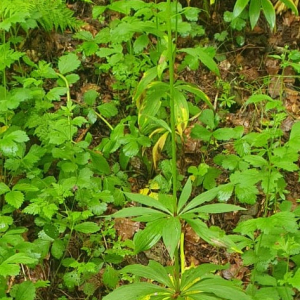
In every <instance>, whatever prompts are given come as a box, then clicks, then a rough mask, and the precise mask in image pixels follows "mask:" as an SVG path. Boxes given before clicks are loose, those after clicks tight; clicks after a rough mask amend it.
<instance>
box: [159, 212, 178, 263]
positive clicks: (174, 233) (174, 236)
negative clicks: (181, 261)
mask: <svg viewBox="0 0 300 300" xmlns="http://www.w3.org/2000/svg"><path fill="white" fill-rule="evenodd" d="M180 234H181V224H180V220H179V218H178V217H170V218H168V219H167V221H166V224H165V226H164V228H163V231H162V238H163V241H164V244H165V245H166V248H167V250H168V252H169V254H170V257H171V259H173V258H174V252H175V249H176V248H177V247H178V243H179V239H180Z"/></svg>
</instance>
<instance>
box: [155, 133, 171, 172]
mask: <svg viewBox="0 0 300 300" xmlns="http://www.w3.org/2000/svg"><path fill="white" fill-rule="evenodd" d="M168 134H169V132H165V133H164V134H163V135H162V136H161V137H160V138H159V139H158V141H157V142H156V144H155V145H154V147H153V150H152V157H153V164H154V168H155V169H156V167H157V161H158V159H159V154H160V151H161V150H162V149H163V147H164V145H165V142H166V139H167V137H168Z"/></svg>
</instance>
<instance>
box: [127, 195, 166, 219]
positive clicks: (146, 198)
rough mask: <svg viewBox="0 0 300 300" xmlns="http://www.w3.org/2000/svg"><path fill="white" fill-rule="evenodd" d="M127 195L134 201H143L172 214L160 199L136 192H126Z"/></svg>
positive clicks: (147, 204)
mask: <svg viewBox="0 0 300 300" xmlns="http://www.w3.org/2000/svg"><path fill="white" fill-rule="evenodd" d="M125 195H126V197H128V198H129V199H130V200H132V201H134V202H137V203H141V204H143V205H146V206H149V207H154V208H156V209H159V210H162V211H164V212H166V213H168V214H170V211H169V210H168V209H167V208H166V207H165V206H164V205H162V204H161V203H160V202H159V201H158V200H155V199H153V198H152V197H149V196H145V195H140V194H134V193H125Z"/></svg>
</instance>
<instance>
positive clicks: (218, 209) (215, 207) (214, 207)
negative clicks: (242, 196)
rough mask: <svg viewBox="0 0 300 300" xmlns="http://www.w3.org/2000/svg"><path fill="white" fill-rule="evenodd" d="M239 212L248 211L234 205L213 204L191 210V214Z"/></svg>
mask: <svg viewBox="0 0 300 300" xmlns="http://www.w3.org/2000/svg"><path fill="white" fill-rule="evenodd" d="M238 210H246V209H245V208H243V207H240V206H237V205H232V204H226V203H213V204H207V205H203V206H200V207H197V208H194V209H192V210H189V213H207V214H220V213H226V212H231V211H238Z"/></svg>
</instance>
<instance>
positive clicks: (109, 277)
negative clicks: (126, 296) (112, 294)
mask: <svg viewBox="0 0 300 300" xmlns="http://www.w3.org/2000/svg"><path fill="white" fill-rule="evenodd" d="M118 282H119V272H118V271H116V270H115V269H114V268H112V267H111V266H110V265H107V266H106V268H105V271H104V274H103V283H104V284H105V285H106V286H108V287H109V288H110V289H114V288H116V286H117V284H118Z"/></svg>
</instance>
